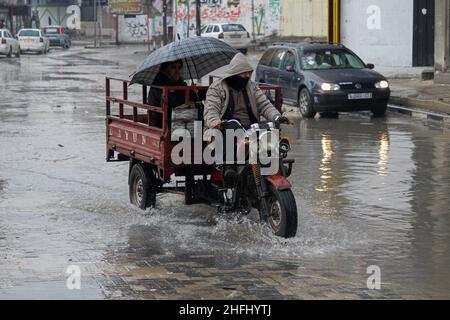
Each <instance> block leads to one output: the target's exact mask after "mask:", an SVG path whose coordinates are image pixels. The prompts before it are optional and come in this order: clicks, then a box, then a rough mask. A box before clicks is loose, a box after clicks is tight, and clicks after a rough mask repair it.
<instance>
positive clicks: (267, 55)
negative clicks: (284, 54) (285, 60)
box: [259, 49, 274, 66]
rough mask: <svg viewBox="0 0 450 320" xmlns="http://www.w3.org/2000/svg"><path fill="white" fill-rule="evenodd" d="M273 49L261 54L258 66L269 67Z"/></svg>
mask: <svg viewBox="0 0 450 320" xmlns="http://www.w3.org/2000/svg"><path fill="white" fill-rule="evenodd" d="M273 51H274V50H273V49H269V50H267V51H266V53H264V54H263V56H262V58H261V60H260V61H259V64H261V65H263V66H270V61H271V60H272V54H273Z"/></svg>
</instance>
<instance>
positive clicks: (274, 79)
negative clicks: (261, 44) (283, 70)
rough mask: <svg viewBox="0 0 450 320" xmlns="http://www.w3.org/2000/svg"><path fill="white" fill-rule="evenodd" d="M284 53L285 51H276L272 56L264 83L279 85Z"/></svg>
mask: <svg viewBox="0 0 450 320" xmlns="http://www.w3.org/2000/svg"><path fill="white" fill-rule="evenodd" d="M286 52H287V50H286V49H277V50H276V51H275V53H274V54H273V56H272V61H271V62H270V67H269V68H268V70H267V72H266V75H265V76H266V77H265V79H264V80H265V82H266V83H268V84H272V85H279V84H280V67H281V63H282V62H283V57H284V55H285V54H286Z"/></svg>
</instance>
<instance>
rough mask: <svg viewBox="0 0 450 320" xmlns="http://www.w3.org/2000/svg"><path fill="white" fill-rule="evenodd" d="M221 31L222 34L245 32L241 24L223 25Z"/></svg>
mask: <svg viewBox="0 0 450 320" xmlns="http://www.w3.org/2000/svg"><path fill="white" fill-rule="evenodd" d="M222 29H223V32H236V31H247V30H245V28H244V26H243V25H242V24H224V25H222Z"/></svg>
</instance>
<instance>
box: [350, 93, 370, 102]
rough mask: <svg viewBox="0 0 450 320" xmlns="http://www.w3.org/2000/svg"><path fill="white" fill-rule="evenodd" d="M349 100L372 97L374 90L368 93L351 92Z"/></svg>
mask: <svg viewBox="0 0 450 320" xmlns="http://www.w3.org/2000/svg"><path fill="white" fill-rule="evenodd" d="M348 99H349V100H360V99H372V92H368V93H349V94H348Z"/></svg>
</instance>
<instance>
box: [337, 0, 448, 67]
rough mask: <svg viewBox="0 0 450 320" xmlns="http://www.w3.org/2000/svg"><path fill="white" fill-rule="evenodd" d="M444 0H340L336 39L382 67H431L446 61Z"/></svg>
mask: <svg viewBox="0 0 450 320" xmlns="http://www.w3.org/2000/svg"><path fill="white" fill-rule="evenodd" d="M449 16H450V5H449V1H448V0H396V1H389V0H341V1H340V30H341V32H340V39H341V42H342V43H343V44H344V45H346V46H348V47H349V48H351V49H352V50H354V51H355V52H356V53H358V54H359V55H360V56H361V57H362V58H363V59H364V60H365V61H367V62H371V63H374V64H376V65H378V66H383V67H408V68H413V67H430V68H433V67H435V69H436V70H439V71H446V70H447V69H448V61H449V54H450V49H449V35H450V24H449Z"/></svg>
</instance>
